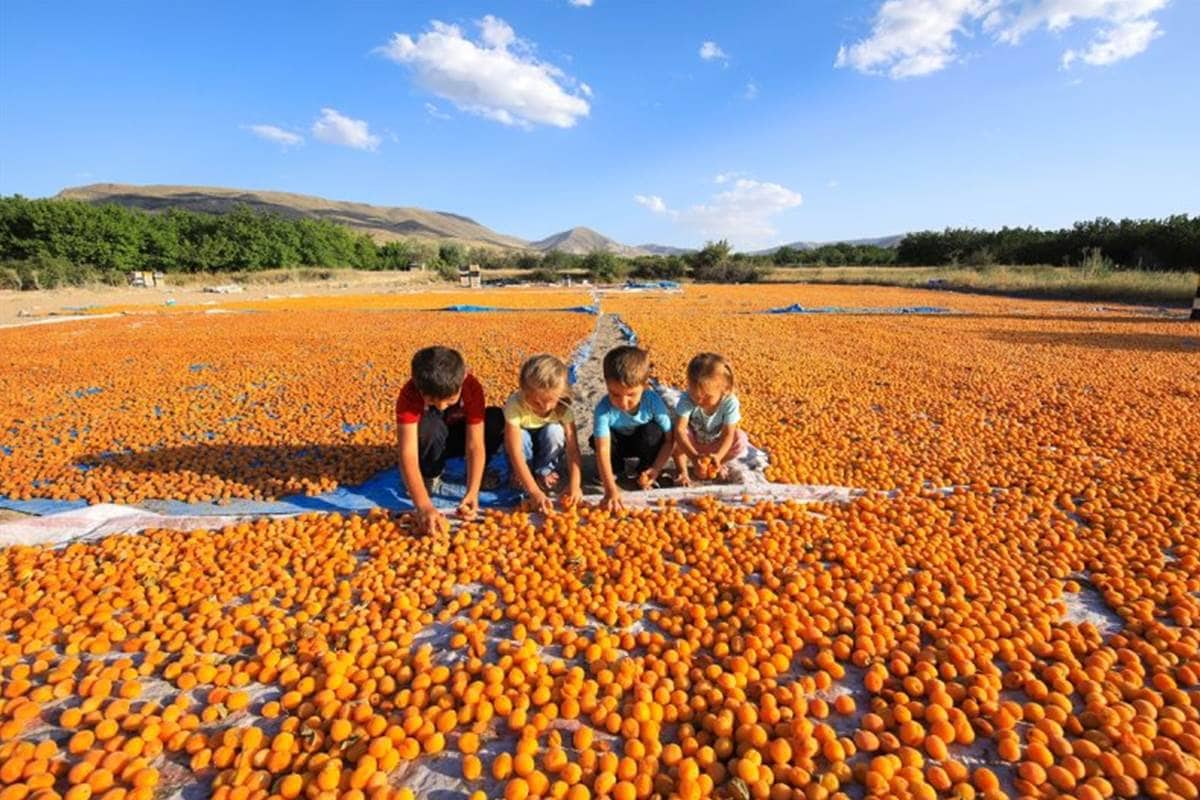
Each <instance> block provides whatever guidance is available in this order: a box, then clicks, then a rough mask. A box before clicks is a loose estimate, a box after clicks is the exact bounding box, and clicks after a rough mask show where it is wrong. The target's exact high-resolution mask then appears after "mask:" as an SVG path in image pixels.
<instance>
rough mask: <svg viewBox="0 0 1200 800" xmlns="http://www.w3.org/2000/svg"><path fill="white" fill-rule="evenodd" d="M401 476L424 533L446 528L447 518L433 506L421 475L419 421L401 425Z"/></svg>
mask: <svg viewBox="0 0 1200 800" xmlns="http://www.w3.org/2000/svg"><path fill="white" fill-rule="evenodd" d="M400 477H401V478H403V479H404V488H405V489H407V490H408V498H409V499H410V500H412V504H413V508H415V509H416V512H417V526H418V527H419V528H420V530H421V532H422V533H425V534H433V533H436V532H437V530H438V529H439V528H443V529H444V528H446V527H447V524H446V518H445V517H444V516H442V512H440V511H438V510H437V509H436V508H434V507H433V501H432V500H430V499H429V492H427V491H425V480H424V478H422V477H421V462H420V459H419V458H418V456H417V423H415V422H413V423H409V424H406V425H401V426H400Z"/></svg>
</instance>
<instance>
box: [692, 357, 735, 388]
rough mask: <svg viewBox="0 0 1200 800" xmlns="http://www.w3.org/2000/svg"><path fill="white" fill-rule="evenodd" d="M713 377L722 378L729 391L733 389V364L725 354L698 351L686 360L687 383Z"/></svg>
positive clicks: (699, 381)
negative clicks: (689, 359)
mask: <svg viewBox="0 0 1200 800" xmlns="http://www.w3.org/2000/svg"><path fill="white" fill-rule="evenodd" d="M713 378H724V379H725V383H726V385H727V386H728V387H729V391H731V392H732V391H733V389H734V385H735V384H734V381H733V366H732V365H731V364H730V363H729V361H728V360H726V358H725V356H723V355H720V354H719V353H700V354H699V355H697V356H695V357H694V358H693V359H692V360H691V361H689V362H688V368H687V379H688V383H689V384H700V383H704V382H705V381H710V380H712V379H713Z"/></svg>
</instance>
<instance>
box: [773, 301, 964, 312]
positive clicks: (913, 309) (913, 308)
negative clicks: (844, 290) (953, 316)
mask: <svg viewBox="0 0 1200 800" xmlns="http://www.w3.org/2000/svg"><path fill="white" fill-rule="evenodd" d="M759 313H766V314H949V313H950V309H948V308H939V307H937V306H898V307H894V308H882V307H868V308H843V307H841V306H821V307H819V308H806V307H804V306H802V305H800V304H799V303H792V304H791V305H790V306H784V307H782V308H772V309H768V310H767V311H765V312H759Z"/></svg>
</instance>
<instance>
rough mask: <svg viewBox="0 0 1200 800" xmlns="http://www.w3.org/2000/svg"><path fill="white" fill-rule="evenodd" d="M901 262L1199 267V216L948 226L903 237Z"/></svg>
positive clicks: (981, 264)
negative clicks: (1045, 225)
mask: <svg viewBox="0 0 1200 800" xmlns="http://www.w3.org/2000/svg"><path fill="white" fill-rule="evenodd" d="M896 262H897V263H899V264H905V265H912V266H943V265H947V264H964V265H974V266H986V265H990V264H1014V265H1024V264H1049V265H1055V266H1059V265H1061V266H1079V265H1094V264H1097V263H1100V264H1102V265H1104V266H1110V267H1116V268H1121V269H1143V270H1179V271H1186V270H1191V269H1195V268H1197V267H1200V216H1198V217H1189V216H1188V215H1187V214H1176V215H1174V216H1170V217H1167V218H1165V219H1123V220H1121V221H1120V222H1115V221H1113V220H1111V219H1107V218H1104V217H1101V218H1098V219H1094V220H1091V221H1088V222H1076V223H1075V224H1074V225H1072V226H1071V227H1070V228H1062V229H1060V230H1039V229H1037V228H1001V229H1000V230H998V231H986V230H978V229H974V228H947V229H946V230H944V231H921V232H918V233H910V234H908V235H907V236H905V237H904V239H903V241H901V242H900V244H899V246H898V247H897V248H896Z"/></svg>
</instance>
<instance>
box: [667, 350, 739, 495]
mask: <svg viewBox="0 0 1200 800" xmlns="http://www.w3.org/2000/svg"><path fill="white" fill-rule="evenodd" d="M687 382H688V388H687V394H685V395H684V396H683V397H681V398H680V400H679V404H678V405H677V406H676V407H675V465H676V467H678V469H679V482H680V483H681V484H682V485H684V486H690V485H691V484H692V476H691V474H690V473H689V471H688V467H689V465H690V464H695V463H698V462H702V461H707V462H708V464H709V465H715V466H716V472H717V474H716V475H715V476H714V475H711V474H710V475H709V476H708V477H720V478H725V477H727V475H728V472H729V471H728V470H727V468H726V467H727V465H728V464H729V462H730V461H733V460H734V459H735V458H737V457H739V456H741V455H742V454H744V453H745V452H746V448H747V446H748V440H747V438H746V432H745V431H743V430H742V429H741V428H739V427H738V423H739V422H741V419H742V407H741V403H739V402H738V397H737V394H735V393H734V380H733V367H732V366H731V365H730V364H729V361H727V360H726V359H725V357H724V356H721V355H718V354H717V353H700V354H699V355H697V356H696V357H695V358H693V359H692V360H691V361H690V362H688V369H687ZM701 477H704V476H703V475H702V476H701Z"/></svg>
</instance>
